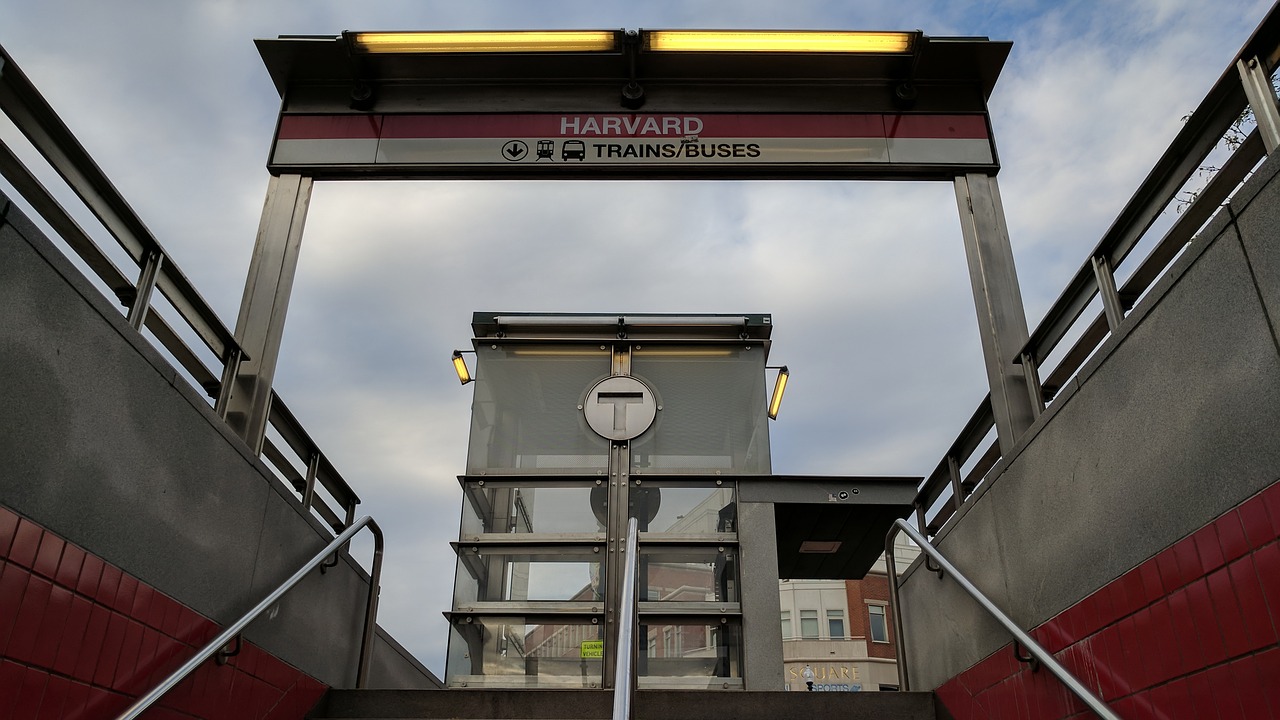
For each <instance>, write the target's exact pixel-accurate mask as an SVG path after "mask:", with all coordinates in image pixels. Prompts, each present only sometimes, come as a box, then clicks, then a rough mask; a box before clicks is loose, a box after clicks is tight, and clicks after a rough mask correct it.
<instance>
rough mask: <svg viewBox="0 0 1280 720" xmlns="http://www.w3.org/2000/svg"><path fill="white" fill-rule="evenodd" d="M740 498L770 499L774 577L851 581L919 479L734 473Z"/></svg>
mask: <svg viewBox="0 0 1280 720" xmlns="http://www.w3.org/2000/svg"><path fill="white" fill-rule="evenodd" d="M736 479H737V480H738V496H739V499H740V500H741V501H742V502H771V503H774V519H775V522H776V523H777V531H776V532H777V542H778V577H779V578H782V579H786V580H799V579H814V580H842V579H847V580H856V579H860V578H862V577H865V576H866V574H867V572H868V571H869V570H870V569H871V567H872V565H874V564H875V562H876V559H877V558H878V557H880V554H881V553H883V552H884V544H885V535H886V534H887V533H888V532H889V527H890V526H891V525H892V524H893V521H894V520H896V519H898V518H905V517H907V516H908V515H909V514H910V513H911V511H912V509H913V506H912V500H914V499H915V494H916V487H917V486H918V485H919V483H920V480H921V478H919V477H837V476H823V477H816V476H793V475H771V476H764V477H759V478H751V477H743V476H738V477H737V478H736Z"/></svg>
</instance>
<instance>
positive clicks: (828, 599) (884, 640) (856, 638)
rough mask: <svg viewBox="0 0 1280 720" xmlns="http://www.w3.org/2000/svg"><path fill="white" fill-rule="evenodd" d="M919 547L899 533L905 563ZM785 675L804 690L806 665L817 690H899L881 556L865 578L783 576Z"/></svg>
mask: <svg viewBox="0 0 1280 720" xmlns="http://www.w3.org/2000/svg"><path fill="white" fill-rule="evenodd" d="M919 552H920V551H919V550H918V549H917V548H916V547H914V546H913V545H911V544H910V543H909V542H908V541H906V540H904V539H902V536H899V540H898V545H897V550H896V555H897V557H898V559H899V563H898V567H899V568H904V567H906V566H907V565H909V564H910V562H911V560H912V559H913V558H914V557H915V556H916V555H918V554H919ZM778 594H779V600H780V606H781V610H782V617H781V621H782V658H783V669H782V681H783V684H784V686H785V688H786V689H787V690H805V689H806V688H805V678H804V667H805V666H806V665H808V666H809V667H810V668H811V669H812V670H813V677H814V690H816V691H824V692H867V691H880V690H897V689H898V685H899V681H898V668H897V664H896V662H897V661H896V658H897V652H896V642H897V639H896V638H895V637H894V632H893V615H892V612H891V611H890V608H889V578H888V574H887V572H886V569H885V562H884V558H883V557H882V558H880V559H879V560H878V561H877V562H876V564H875V566H874V567H872V569H871V571H870V572H869V573H867V575H866V577H864V578H863V579H861V580H781V581H779V583H778Z"/></svg>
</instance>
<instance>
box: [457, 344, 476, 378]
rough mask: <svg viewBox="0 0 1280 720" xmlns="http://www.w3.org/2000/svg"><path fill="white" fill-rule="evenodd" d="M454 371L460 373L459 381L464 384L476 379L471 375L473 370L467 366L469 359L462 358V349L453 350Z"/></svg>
mask: <svg viewBox="0 0 1280 720" xmlns="http://www.w3.org/2000/svg"><path fill="white" fill-rule="evenodd" d="M453 371H454V372H456V373H458V381H459V382H461V383H462V384H463V385H466V384H467V383H469V382H471V381H472V380H474V378H472V377H471V370H469V369H468V368H467V361H466V360H463V359H462V351H461V350H454V351H453Z"/></svg>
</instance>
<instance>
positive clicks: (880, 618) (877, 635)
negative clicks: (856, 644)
mask: <svg viewBox="0 0 1280 720" xmlns="http://www.w3.org/2000/svg"><path fill="white" fill-rule="evenodd" d="M867 612H868V613H870V616H871V640H872V642H889V630H888V628H887V627H886V626H885V622H884V606H883V605H868V606H867Z"/></svg>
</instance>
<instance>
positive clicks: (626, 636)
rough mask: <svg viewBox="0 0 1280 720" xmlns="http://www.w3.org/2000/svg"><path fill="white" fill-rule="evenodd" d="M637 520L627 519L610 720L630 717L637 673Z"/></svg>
mask: <svg viewBox="0 0 1280 720" xmlns="http://www.w3.org/2000/svg"><path fill="white" fill-rule="evenodd" d="M639 534H640V531H639V524H638V523H637V521H636V519H635V518H631V519H630V520H628V521H627V549H626V563H627V564H626V565H625V566H623V571H622V595H621V602H622V607H621V611H620V612H619V613H618V648H617V662H616V663H615V665H614V673H613V720H631V700H632V698H633V697H634V696H635V689H636V676H635V667H636V665H635V660H636V634H637V628H636V571H637V568H638V566H639V564H640V552H639V544H638V541H637V538H638V536H639Z"/></svg>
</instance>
